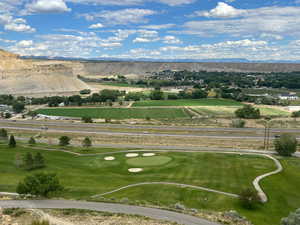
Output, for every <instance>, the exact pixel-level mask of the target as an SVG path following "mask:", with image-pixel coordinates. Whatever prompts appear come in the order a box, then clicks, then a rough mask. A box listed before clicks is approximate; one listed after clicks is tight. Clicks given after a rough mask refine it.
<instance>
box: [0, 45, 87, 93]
mask: <svg viewBox="0 0 300 225" xmlns="http://www.w3.org/2000/svg"><path fill="white" fill-rule="evenodd" d="M85 88H89V87H88V85H86V84H85V83H84V82H82V81H81V80H79V79H78V78H77V76H76V75H75V74H74V73H73V69H72V67H70V66H68V65H65V64H64V63H63V62H59V61H35V60H23V59H20V58H19V57H18V55H15V54H12V53H9V52H6V51H3V50H0V94H36V93H62V92H76V91H80V90H82V89H85Z"/></svg>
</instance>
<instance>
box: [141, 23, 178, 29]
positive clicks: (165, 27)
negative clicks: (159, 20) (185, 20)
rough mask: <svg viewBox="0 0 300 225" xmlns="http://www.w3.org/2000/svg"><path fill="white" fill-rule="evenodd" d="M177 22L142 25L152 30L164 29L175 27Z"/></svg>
mask: <svg viewBox="0 0 300 225" xmlns="http://www.w3.org/2000/svg"><path fill="white" fill-rule="evenodd" d="M175 26H176V25H175V24H172V23H168V24H159V25H143V26H140V27H141V28H143V29H150V30H162V29H169V28H172V27H175Z"/></svg>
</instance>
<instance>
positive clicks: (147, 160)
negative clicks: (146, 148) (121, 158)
mask: <svg viewBox="0 0 300 225" xmlns="http://www.w3.org/2000/svg"><path fill="white" fill-rule="evenodd" d="M171 160H172V158H170V157H167V156H153V157H138V158H132V159H128V160H127V161H126V163H127V164H128V165H130V166H138V167H143V166H146V167H147V166H161V165H164V164H167V163H168V162H170V161H171Z"/></svg>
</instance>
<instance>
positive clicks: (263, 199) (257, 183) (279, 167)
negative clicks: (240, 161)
mask: <svg viewBox="0 0 300 225" xmlns="http://www.w3.org/2000/svg"><path fill="white" fill-rule="evenodd" d="M36 149H39V150H46V151H63V152H65V153H69V154H72V155H76V156H97V155H107V154H117V153H129V152H149V151H151V152H184V153H191V152H209V153H221V154H239V155H242V154H244V155H259V156H263V157H267V158H269V159H271V160H273V161H274V163H275V165H276V167H277V168H276V170H274V171H271V172H269V173H266V174H263V175H260V176H258V177H256V178H255V179H254V181H253V182H252V184H253V186H254V188H255V189H256V191H257V193H258V195H259V197H260V199H261V202H263V203H266V202H267V201H268V197H267V194H266V193H265V192H264V191H263V188H262V187H261V186H260V182H261V180H263V179H264V178H266V177H269V176H271V175H275V174H278V173H280V172H281V171H282V170H283V167H282V165H281V163H280V162H279V161H278V160H277V159H276V158H274V157H273V156H271V155H269V154H261V153H258V152H259V151H253V150H249V151H245V150H241V151H237V150H234V151H211V150H203V151H201V150H200V151H199V150H198V151H187V150H125V151H114V152H106V153H95V154H80V153H75V152H71V151H67V150H59V149H47V148H38V147H37V148H36ZM150 184H165V185H175V186H180V187H188V188H193V189H198V190H202V191H208V192H213V193H218V194H223V195H227V196H230V197H238V195H237V194H233V193H228V192H223V191H218V190H214V189H210V188H206V187H201V186H195V185H188V184H179V183H172V182H143V183H137V184H131V185H127V186H124V187H120V188H118V189H115V190H112V191H109V192H106V193H102V194H97V195H94V196H92V197H93V198H95V197H99V196H104V195H107V194H111V193H115V192H118V191H121V190H124V189H128V188H131V187H136V186H143V185H150ZM0 194H1V192H0ZM2 194H3V193H2ZM7 194H11V195H15V193H7Z"/></svg>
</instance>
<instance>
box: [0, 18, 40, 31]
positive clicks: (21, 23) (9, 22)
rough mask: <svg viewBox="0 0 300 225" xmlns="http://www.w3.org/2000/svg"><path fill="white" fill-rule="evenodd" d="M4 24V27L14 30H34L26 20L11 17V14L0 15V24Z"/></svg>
mask: <svg viewBox="0 0 300 225" xmlns="http://www.w3.org/2000/svg"><path fill="white" fill-rule="evenodd" d="M1 23H2V24H3V25H4V29H5V30H8V31H15V32H26V33H32V32H35V29H34V28H32V27H31V26H29V25H27V22H26V20H25V19H23V18H17V19H13V18H12V17H11V16H6V17H2V18H1V17H0V24H1Z"/></svg>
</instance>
